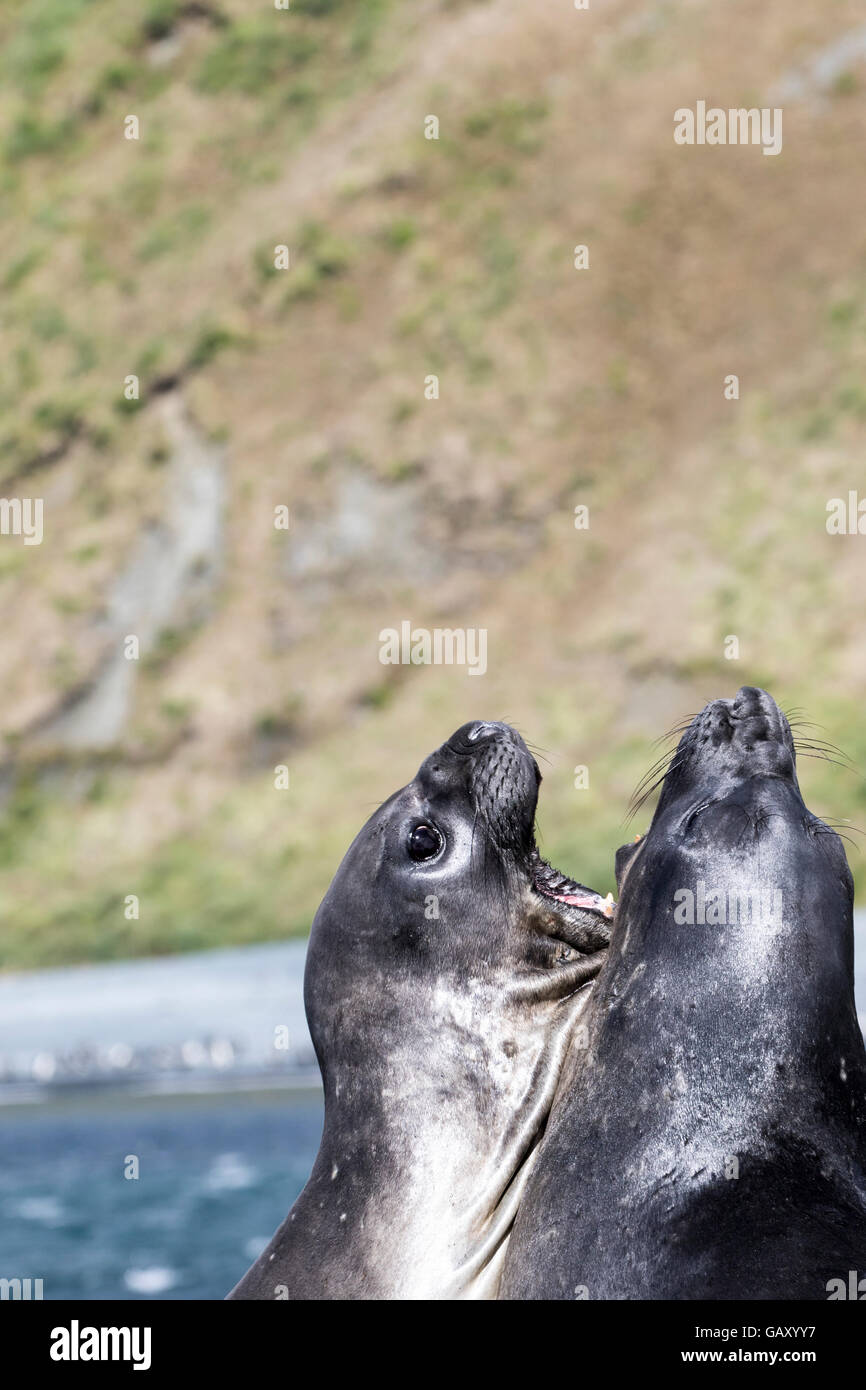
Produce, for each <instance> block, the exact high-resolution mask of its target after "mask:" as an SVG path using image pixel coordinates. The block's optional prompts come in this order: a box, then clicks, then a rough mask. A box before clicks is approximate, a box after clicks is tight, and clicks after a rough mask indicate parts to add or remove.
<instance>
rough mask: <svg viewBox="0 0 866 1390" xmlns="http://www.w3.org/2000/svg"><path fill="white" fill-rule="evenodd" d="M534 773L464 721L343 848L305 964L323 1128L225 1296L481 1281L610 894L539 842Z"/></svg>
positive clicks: (501, 1245)
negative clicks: (286, 1206)
mask: <svg viewBox="0 0 866 1390" xmlns="http://www.w3.org/2000/svg"><path fill="white" fill-rule="evenodd" d="M540 780H541V779H540V774H539V771H538V767H537V765H536V763H535V760H534V759H533V758H532V756H531V754H530V753H529V751H528V749H527V748H526V745H525V744H524V742H523V740H522V739H521V738H520V736H519V735H518V734H517V733H515V731H514V730H513V729H511V728H509V727H508V725H506V724H499V723H488V722H483V721H476V722H473V723H470V724H466V725H464V726H463V727H462V728H461V729H459V730H458V731H457V732H456V733H455V734H454V735H453V736H452V737H451V738H450V739H449V740H448V741H447V743H445V744H443V746H442V747H441V748H440V749H439V750H438V751H437V752H436V753H433V754H432V755H431V756H430V757H429V758H427V760H426V761H425V762H424V763H422V765H421V768H420V770H419V772H418V774H417V776H416V777H415V779H414V781H412V782H410V783H409V785H408V786H407V787H404V788H403V790H402V791H399V792H397V793H395V794H394V795H393V796H392V797H391V798H390V799H389V800H388V801H386V802H385V803H384V805H383V806H382V807H380V809H379V810H378V811H377V812H376V813H375V815H373V816H372V817H371V819H370V820H369V821H368V822H367V824H366V825H365V826H364V828H363V830H362V831H361V832H360V834H359V835H358V837H357V838H356V840H355V841H354V843H353V844H352V846H351V847H350V849H349V851H348V853H347V854H346V857H345V858H344V860H343V862H342V864H341V865H340V868H339V870H338V872H337V875H336V878H335V879H334V881H333V883H332V884H331V886H330V888H329V890H328V892H327V894H326V896H325V898H324V900H323V902H322V904H321V907H320V908H319V910H318V912H317V914H316V917H315V920H314V922H313V927H312V933H311V936H310V946H309V953H308V956H307V967H306V976H305V984H304V999H305V1004H306V1010H307V1019H308V1021H309V1025H310V1033H311V1035H312V1038H313V1043H314V1046H315V1049H316V1055H317V1057H318V1060H319V1065H320V1067H321V1071H322V1080H323V1084H324V1092H325V1122H324V1132H323V1136H322V1142H321V1148H320V1149H319V1153H318V1156H317V1158H316V1161H315V1165H314V1167H313V1171H312V1174H311V1176H310V1179H309V1181H308V1183H307V1185H306V1187H305V1188H304V1190H303V1192H302V1193H301V1195H300V1196H299V1197H298V1199H297V1201H296V1202H295V1204H294V1206H293V1207H292V1209H291V1211H290V1212H289V1215H288V1217H287V1218H286V1220H285V1221H284V1222H283V1224H282V1225H281V1226H280V1228H279V1229H278V1231H277V1232H276V1234H275V1235H274V1237H273V1239H272V1240H271V1242H270V1244H269V1245H268V1247H267V1248H266V1250H265V1251H264V1252H263V1254H262V1255H261V1256H260V1257H259V1258H258V1260H256V1262H255V1263H254V1265H253V1266H252V1268H251V1269H250V1270H249V1271H248V1272H247V1274H246V1275H245V1276H244V1277H243V1278H242V1279H241V1281H240V1283H239V1284H238V1285H237V1286H236V1288H235V1289H234V1290H233V1291H232V1293H231V1294H230V1295H229V1296H230V1297H232V1298H245V1299H272V1298H292V1299H360V1298H364V1299H367V1298H369V1299H387V1298H406V1299H409V1298H490V1297H493V1296H494V1295H495V1292H496V1287H497V1282H498V1278H499V1274H500V1271H501V1266H502V1256H503V1253H504V1250H505V1246H506V1244H507V1240H508V1235H509V1232H510V1229H511V1224H512V1222H513V1220H514V1214H515V1211H516V1210H517V1204H518V1202H519V1199H520V1193H521V1191H522V1187H523V1183H524V1181H525V1177H526V1174H527V1172H528V1171H529V1168H530V1166H531V1162H532V1159H533V1156H534V1153H535V1150H536V1148H537V1145H538V1140H539V1137H540V1134H541V1131H542V1128H543V1126H544V1122H545V1119H546V1116H547V1112H548V1109H549V1106H550V1103H551V1100H552V1098H553V1094H554V1091H555V1087H556V1082H557V1080H558V1077H559V1072H560V1068H561V1065H562V1061H563V1058H564V1056H565V1054H566V1051H567V1050H568V1049H567V1040H568V1037H569V1034H570V1032H571V1030H572V1028H573V1027H574V1025H575V1021H576V1020H577V1018H578V1017H579V1015H580V1013H581V1012H582V1010H583V1008H584V1005H585V1003H586V998H587V991H588V988H589V986H590V983H591V981H592V979H593V977H594V976H595V975H596V974H597V972H598V970H599V969H600V966H601V962H602V960H603V958H604V955H605V951H606V947H607V944H608V941H609V922H608V919H609V917H610V915H611V912H612V903H611V902H609V901H606V900H605V899H603V898H602V897H601V896H600V895H599V894H598V893H595V892H593V891H592V890H591V889H588V888H585V887H584V886H583V885H581V884H578V883H574V882H572V881H571V880H569V879H566V878H565V877H564V876H563V875H561V874H558V873H557V872H556V871H555V870H554V869H552V868H551V867H550V866H549V865H548V864H546V863H545V862H544V861H543V860H542V859H541V857H540V855H539V853H538V850H537V848H536V845H535V837H534V823H535V809H536V802H537V799H538V785H539V782H540Z"/></svg>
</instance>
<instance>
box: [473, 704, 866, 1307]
mask: <svg viewBox="0 0 866 1390" xmlns="http://www.w3.org/2000/svg"><path fill="white" fill-rule="evenodd" d="M618 882H619V885H620V897H619V905H618V908H617V913H616V919H615V923H614V931H613V938H612V945H611V950H610V952H609V956H608V959H607V962H606V965H605V968H604V970H603V972H602V975H601V977H600V979H599V980H598V982H597V984H596V986H595V989H594V991H593V997H592V999H591V1001H590V1005H589V1008H588V1010H587V1013H586V1015H585V1016H584V1020H583V1022H584V1024H585V1026H586V1029H587V1032H588V1050H587V1052H586V1053H584V1054H582V1065H580V1066H572V1065H571V1061H570V1060H569V1061H568V1062H567V1063H566V1066H565V1068H564V1070H563V1076H562V1081H561V1083H560V1088H559V1092H558V1095H557V1098H556V1101H555V1103H554V1107H553V1109H552V1112H551V1116H550V1121H549V1124H548V1128H547V1132H546V1134H545V1137H544V1140H543V1142H542V1144H541V1146H540V1149H539V1153H538V1156H537V1160H536V1163H535V1165H534V1167H533V1171H532V1173H531V1175H530V1178H529V1181H528V1183H527V1186H526V1191H525V1193H524V1197H523V1200H522V1202H521V1207H520V1211H519V1213H518V1216H517V1220H516V1222H515V1225H514V1230H513V1232H512V1236H511V1240H510V1242H509V1248H508V1252H507V1256H506V1263H505V1270H504V1274H503V1278H502V1285H501V1291H500V1296H502V1297H503V1298H511V1299H519V1298H534V1299H542V1298H551V1299H574V1298H582V1297H588V1298H590V1299H737V1298H742V1299H770V1298H776V1299H826V1298H827V1297H828V1283H829V1281H831V1280H833V1279H839V1278H842V1279H847V1272H848V1271H849V1270H852V1269H856V1270H858V1271H859V1272H860V1273H861V1274H863V1273H866V1173H864V1169H866V1143H864V1118H866V1101H864V1097H866V1055H864V1049H863V1040H862V1037H861V1034H860V1029H859V1027H858V1024H857V1017H856V1013H855V1008H854V985H853V925H852V898H853V889H852V880H851V874H850V871H849V868H848V864H847V861H846V858H845V853H844V850H843V847H842V844H841V842H840V840H839V838H838V836H837V835H836V834H835V833H834V832H833V831H832V830H830V829H829V828H828V827H827V826H826V825H825V824H824V823H823V822H822V821H820V820H819V819H818V818H817V817H816V816H813V815H812V814H811V813H810V812H809V811H808V810H807V809H806V806H805V805H804V803H803V800H802V797H801V795H800V790H799V787H798V784H797V777H796V772H795V750H794V743H793V740H792V737H791V731H790V728H789V726H788V723H787V720H786V719H785V718H784V716H783V715H782V714H781V713H780V711H779V710H778V708H777V707H776V705H775V703H774V701H773V700H772V699H771V697H770V696H769V695H767V694H765V693H764V692H763V691H760V690H756V689H753V688H749V687H745V688H743V689H742V690H740V692H739V693H738V695H737V696H736V698H735V699H734V700H732V701H728V700H717V701H714V702H713V703H712V704H710V705H708V706H707V707H706V708H705V709H704V710H703V711H702V713H701V714H700V715H698V717H697V718H696V719H695V720H694V722H693V723H692V725H691V726H690V728H689V729H688V731H687V733H686V734H685V735H684V737H683V739H682V740H681V742H680V744H679V747H678V749H677V752H676V755H675V757H674V759H673V762H672V764H671V767H670V770H669V772H668V774H667V777H666V779H665V782H664V785H663V790H662V793H661V797H660V800H659V803H658V808H657V810H656V813H655V816H654V818H653V822H652V825H651V828H650V830H649V833H648V834H647V836H646V838H645V839H643V840H642V841H640V843H638V844H636V845H634V846H631V847H627V848H626V849H624V850H622V851H620V854H619V856H618ZM701 885H703V894H704V896H705V897H706V896H707V895H709V894H710V892H711V890H721V892H723V893H726V894H730V893H736V894H737V895H738V899H739V901H738V904H737V905H736V907H735V906H733V905H732V904H731V903H730V902H728V903H726V905H724V906H722V905H721V903H720V901H719V900H718V899H712V898H711V899H710V902H711V903H712V904H713V906H712V909H711V908H710V907H709V906H707V907H706V908H705V911H704V916H705V919H706V920H705V924H704V925H700V924H699V923H698V922H696V923H695V925H688V924H687V923H686V922H684V921H683V920H682V919H683V915H684V911H687V904H688V893H689V892H691V893H692V894H693V895H694V900H695V904H696V905H697V903H698V902H699V895H700V894H701V892H702V889H701ZM684 890H686V891H684ZM761 890H763V891H764V893H765V895H766V896H765V898H764V904H765V905H766V907H767V909H768V910H767V911H765V912H764V913H759V914H758V916H759V921H758V922H757V924H755V923H753V924H752V925H746V924H741V925H733V922H734V920H735V919H737V918H740V917H744V918H746V919H748V917H749V912H748V906H747V905H746V904H744V906H743V908H742V910H740V908H739V902H742V901H743V900H744V899H745V897H746V895H747V894H748V893H749V891H751V892H753V893H754V892H760V891H761ZM776 893H780V894H781V898H780V899H779V898H776V897H775V896H774V895H775V894H776ZM675 914H677V915H676V916H675ZM720 914H721V916H722V917H723V918H725V919H726V920H727V925H723V924H720V923H718V922H717V921H716V919H717V918H718V916H719V915H720ZM752 915H753V916H754V913H753V914H752ZM678 919H679V920H678ZM737 1173H738V1176H735V1174H737Z"/></svg>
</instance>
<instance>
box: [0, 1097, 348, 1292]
mask: <svg viewBox="0 0 866 1390" xmlns="http://www.w3.org/2000/svg"><path fill="white" fill-rule="evenodd" d="M321 1128H322V1103H321V1092H319V1091H318V1090H308V1091H306V1092H304V1091H300V1092H294V1093H293V1092H281V1093H279V1094H271V1095H263V1094H256V1093H250V1092H242V1093H240V1094H231V1095H205V1096H184V1097H173V1098H170V1097H160V1098H151V1099H142V1100H133V1099H127V1100H121V1101H119V1100H118V1099H117V1097H116V1096H115V1097H113V1098H112V1099H110V1100H109V1099H108V1098H107V1097H106V1098H103V1099H102V1100H100V1099H99V1098H97V1097H90V1098H88V1099H87V1100H86V1101H82V1100H81V1099H79V1100H76V1101H75V1102H73V1103H70V1104H67V1103H62V1104H59V1105H58V1104H55V1105H40V1106H31V1107H28V1108H26V1109H24V1108H20V1109H19V1108H17V1107H16V1108H14V1109H13V1108H7V1109H6V1110H5V1111H4V1112H3V1113H2V1114H0V1276H2V1277H5V1278H10V1279H11V1278H20V1279H27V1278H29V1279H31V1280H33V1279H41V1280H42V1281H43V1284H42V1293H43V1297H44V1298H45V1299H56V1298H85V1299H102V1298H122V1299H149V1298H159V1299H163V1298H171V1299H182V1298H206V1299H220V1298H223V1297H224V1296H225V1295H226V1294H227V1293H228V1291H229V1290H230V1289H231V1288H232V1287H233V1285H234V1284H235V1283H236V1282H237V1280H238V1279H239V1278H240V1277H241V1275H242V1274H243V1273H244V1271H245V1270H246V1269H247V1268H248V1266H249V1265H250V1263H251V1262H252V1260H253V1259H254V1258H255V1257H256V1255H258V1254H259V1252H260V1251H261V1250H262V1249H263V1248H264V1246H265V1245H266V1244H267V1242H268V1240H269V1239H270V1237H271V1235H272V1234H273V1232H274V1231H275V1229H276V1227H277V1226H278V1225H279V1223H280V1222H281V1221H282V1219H283V1217H284V1216H285V1214H286V1212H287V1210H288V1208H289V1206H290V1204H291V1203H292V1201H294V1199H295V1197H296V1196H297V1194H298V1193H299V1192H300V1190H301V1188H302V1187H303V1185H304V1183H305V1182H306V1180H307V1177H308V1175H309V1171H310V1167H311V1166H312V1162H313V1159H314V1158H315V1155H316V1150H317V1149H318V1146H319V1136H320V1134H321ZM130 1156H135V1157H136V1158H137V1160H138V1177H137V1178H135V1177H126V1176H124V1174H125V1172H127V1171H134V1170H133V1168H132V1165H131V1163H130V1161H129V1160H130Z"/></svg>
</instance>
